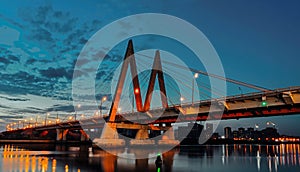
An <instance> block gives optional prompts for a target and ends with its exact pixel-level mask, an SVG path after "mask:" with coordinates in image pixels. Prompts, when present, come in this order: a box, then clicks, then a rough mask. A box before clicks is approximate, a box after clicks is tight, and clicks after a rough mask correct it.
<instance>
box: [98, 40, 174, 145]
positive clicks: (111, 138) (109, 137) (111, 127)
mask: <svg viewBox="0 0 300 172" xmlns="http://www.w3.org/2000/svg"><path fill="white" fill-rule="evenodd" d="M129 66H130V71H131V77H132V83H133V90H132V91H133V95H134V97H135V103H136V108H137V111H138V112H147V111H149V110H150V103H151V98H152V92H153V90H154V85H155V81H156V76H157V80H158V84H159V89H160V94H161V102H162V107H163V108H165V109H166V108H168V101H167V93H166V88H165V82H164V75H163V71H162V64H161V59H160V53H159V51H158V50H157V51H156V53H155V58H154V61H153V65H152V70H151V74H150V80H149V85H148V89H147V93H146V97H145V102H144V104H143V101H142V95H141V90H140V84H139V78H138V74H137V66H136V61H135V56H134V49H133V43H132V40H129V42H128V46H127V49H126V53H125V57H124V61H123V64H122V67H121V73H120V76H119V80H118V83H117V87H116V90H115V94H114V97H113V101H112V104H111V108H110V112H109V120H108V121H107V122H106V123H105V125H104V128H103V130H102V134H101V137H100V138H96V139H94V140H93V142H94V143H95V144H96V145H98V146H100V147H102V146H104V147H118V146H124V145H125V141H124V140H123V139H120V138H119V136H118V132H117V125H116V115H117V111H118V107H119V103H120V99H121V94H122V91H123V87H124V82H125V79H126V74H127V71H128V67H129ZM129 125H130V124H129ZM133 125H135V126H136V125H140V127H139V129H138V132H137V135H136V137H135V139H132V140H131V141H130V145H131V146H143V145H154V144H155V141H154V140H151V139H149V134H148V125H145V124H133ZM129 129H130V128H129ZM172 131H173V130H172ZM171 134H173V136H169V137H168V138H169V140H171V141H169V142H168V141H166V140H163V141H162V143H163V144H168V143H171V145H174V143H175V142H176V144H178V142H179V141H175V140H174V132H171Z"/></svg>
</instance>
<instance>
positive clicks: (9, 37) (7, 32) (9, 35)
mask: <svg viewBox="0 0 300 172" xmlns="http://www.w3.org/2000/svg"><path fill="white" fill-rule="evenodd" d="M19 36H20V32H19V31H17V30H15V29H13V28H10V27H8V26H2V27H0V38H1V39H0V44H5V45H9V46H12V45H13V44H14V42H15V41H18V40H19Z"/></svg>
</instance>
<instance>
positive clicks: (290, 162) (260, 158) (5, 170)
mask: <svg viewBox="0 0 300 172" xmlns="http://www.w3.org/2000/svg"><path fill="white" fill-rule="evenodd" d="M130 152H131V151H130V150H128V149H124V150H120V153H122V155H126V154H128V155H130V154H131V153H130ZM299 153H300V145H298V144H285V145H284V144H282V145H203V146H197V147H191V146H186V147H180V148H178V149H174V150H171V151H169V152H166V153H163V154H161V157H162V159H163V165H162V168H161V169H160V171H161V172H163V171H173V172H177V171H178V172H182V171H195V172H196V171H201V172H203V171H207V172H214V171H220V172H221V171H222V172H226V171H230V172H241V171H242V172H255V171H261V172H271V171H274V172H277V171H282V172H294V171H300V158H299ZM130 157H134V154H133V155H130ZM149 157H151V158H148V159H136V160H135V159H127V158H120V157H118V156H114V155H111V154H109V153H106V152H105V151H101V150H98V151H92V150H91V148H88V147H87V146H81V147H76V146H54V145H32V144H31V145H24V144H23V145H11V144H7V145H0V171H1V172H18V171H20V172H23V171H25V172H40V171H41V172H46V171H47V172H79V171H80V172H85V171H86V172H94V171H95V172H96V171H97V172H101V171H103V172H111V171H124V172H125V171H126V172H127V171H153V172H155V171H157V168H156V166H155V160H156V157H155V156H153V155H151V156H150V155H149Z"/></svg>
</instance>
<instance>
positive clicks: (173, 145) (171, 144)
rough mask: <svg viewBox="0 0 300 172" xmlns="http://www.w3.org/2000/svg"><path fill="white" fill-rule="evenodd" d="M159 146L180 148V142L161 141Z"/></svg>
mask: <svg viewBox="0 0 300 172" xmlns="http://www.w3.org/2000/svg"><path fill="white" fill-rule="evenodd" d="M158 145H159V146H168V147H177V146H180V141H179V140H172V139H166V140H159V141H158Z"/></svg>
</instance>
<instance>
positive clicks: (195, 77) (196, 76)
mask: <svg viewBox="0 0 300 172" xmlns="http://www.w3.org/2000/svg"><path fill="white" fill-rule="evenodd" d="M198 77H199V74H198V73H195V74H194V76H193V82H192V105H194V90H195V80H196V79H197V78H198Z"/></svg>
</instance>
